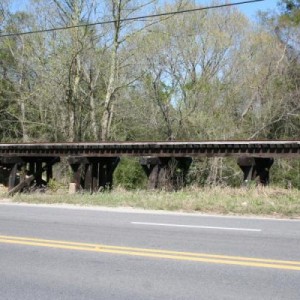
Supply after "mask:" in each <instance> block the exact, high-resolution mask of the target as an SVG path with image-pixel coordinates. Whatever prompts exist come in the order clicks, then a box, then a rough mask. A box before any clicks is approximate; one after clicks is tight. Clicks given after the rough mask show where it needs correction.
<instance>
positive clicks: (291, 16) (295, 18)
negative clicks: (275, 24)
mask: <svg viewBox="0 0 300 300" xmlns="http://www.w3.org/2000/svg"><path fill="white" fill-rule="evenodd" d="M280 4H281V7H282V8H283V14H282V15H281V21H282V22H284V23H288V24H290V25H292V24H293V25H298V24H299V23H300V0H282V3H280Z"/></svg>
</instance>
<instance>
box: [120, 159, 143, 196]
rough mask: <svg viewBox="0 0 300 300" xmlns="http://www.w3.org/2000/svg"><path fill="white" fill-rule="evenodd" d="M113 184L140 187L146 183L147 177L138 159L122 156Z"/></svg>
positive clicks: (124, 186)
mask: <svg viewBox="0 0 300 300" xmlns="http://www.w3.org/2000/svg"><path fill="white" fill-rule="evenodd" d="M114 185H115V186H121V187H123V188H125V189H128V190H132V189H142V188H145V187H146V185H147V177H146V174H145V172H144V171H143V169H142V167H141V165H140V164H139V161H138V159H135V158H122V159H121V162H120V163H119V165H118V167H117V169H116V171H115V173H114Z"/></svg>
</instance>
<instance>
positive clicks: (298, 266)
mask: <svg viewBox="0 0 300 300" xmlns="http://www.w3.org/2000/svg"><path fill="white" fill-rule="evenodd" d="M0 243H4V244H17V245H26V246H35V247H47V248H57V249H66V250H79V251H90V252H99V253H111V254H120V255H131V256H142V257H150V258H161V259H173V260H183V261H192V262H203V263H213V264H225V265H237V266H246V267H258V268H271V269H282V270H294V271H300V261H287V260H274V259H262V258H251V257H241V256H228V255H214V254H205V253H193V252H178V251H168V250H159V249H145V248H133V247H120V246H109V245H101V244H89V243H76V242H67V241H56V240H46V239H37V238H28V237H17V236H6V235H0Z"/></svg>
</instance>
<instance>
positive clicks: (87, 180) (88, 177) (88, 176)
mask: <svg viewBox="0 0 300 300" xmlns="http://www.w3.org/2000/svg"><path fill="white" fill-rule="evenodd" d="M92 166H93V165H92V164H91V163H88V164H87V165H85V169H84V170H85V172H84V187H83V188H84V189H85V190H86V191H89V192H92Z"/></svg>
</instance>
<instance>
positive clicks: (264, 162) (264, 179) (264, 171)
mask: <svg viewBox="0 0 300 300" xmlns="http://www.w3.org/2000/svg"><path fill="white" fill-rule="evenodd" d="M273 163H274V159H273V158H262V157H256V158H255V166H256V168H255V169H256V173H257V176H258V178H259V183H260V184H262V185H265V186H266V185H268V184H269V183H270V168H271V167H272V165H273Z"/></svg>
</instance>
